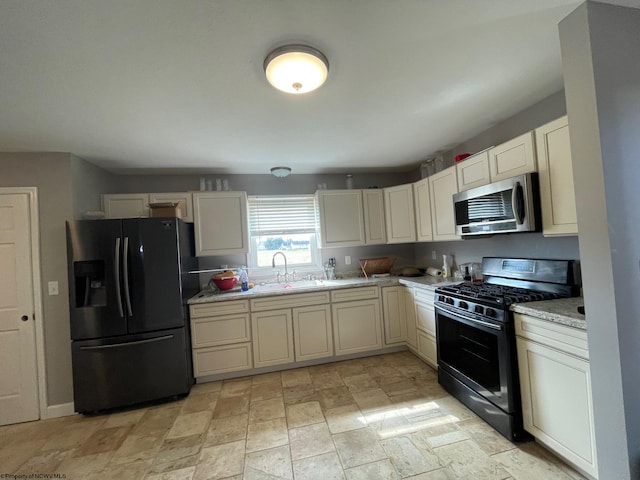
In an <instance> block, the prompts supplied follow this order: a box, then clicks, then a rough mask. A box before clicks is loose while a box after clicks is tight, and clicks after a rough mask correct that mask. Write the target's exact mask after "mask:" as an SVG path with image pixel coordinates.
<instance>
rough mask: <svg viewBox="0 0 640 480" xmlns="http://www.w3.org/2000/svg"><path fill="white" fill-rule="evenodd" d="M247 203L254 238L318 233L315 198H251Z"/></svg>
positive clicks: (309, 196) (306, 196) (251, 233)
mask: <svg viewBox="0 0 640 480" xmlns="http://www.w3.org/2000/svg"><path fill="white" fill-rule="evenodd" d="M248 201H249V234H250V235H251V236H273V235H283V234H289V235H293V234H298V233H315V231H316V222H315V218H316V216H315V211H316V209H315V196H314V195H281V196H280V195H278V196H276V195H263V196H261V195H252V196H249V197H248Z"/></svg>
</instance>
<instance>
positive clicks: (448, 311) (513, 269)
mask: <svg viewBox="0 0 640 480" xmlns="http://www.w3.org/2000/svg"><path fill="white" fill-rule="evenodd" d="M482 273H483V277H484V281H483V282H482V283H471V282H464V283H460V284H453V285H447V286H443V287H440V288H437V289H436V292H435V310H436V329H437V342H438V380H439V382H440V384H442V385H443V387H444V388H445V389H446V390H447V391H449V392H450V393H451V394H452V395H454V396H455V397H456V398H458V399H459V400H460V401H461V402H462V403H464V404H465V405H467V406H468V407H469V408H470V409H471V410H473V411H474V412H475V413H476V414H477V415H479V416H480V417H482V418H483V419H484V420H485V421H487V423H489V424H491V425H492V426H493V427H494V428H495V429H496V430H498V431H499V432H500V433H502V434H503V435H504V436H505V437H507V438H508V439H510V440H520V439H523V438H526V437H528V435H526V433H525V432H524V430H523V429H522V413H521V410H522V409H521V405H520V384H519V380H518V365H517V354H516V347H515V332H514V326H513V315H512V313H511V311H510V310H509V307H510V305H511V304H513V303H522V302H532V301H539V300H552V299H555V298H564V297H571V296H576V295H578V294H579V271H578V265H577V263H576V262H575V261H572V260H540V259H523V258H515V259H514V258H497V257H485V258H483V259H482Z"/></svg>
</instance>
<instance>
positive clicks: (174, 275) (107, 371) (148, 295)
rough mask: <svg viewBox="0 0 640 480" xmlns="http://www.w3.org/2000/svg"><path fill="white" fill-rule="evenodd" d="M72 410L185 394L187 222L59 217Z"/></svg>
mask: <svg viewBox="0 0 640 480" xmlns="http://www.w3.org/2000/svg"><path fill="white" fill-rule="evenodd" d="M67 255H68V257H67V258H68V262H69V302H70V320H71V340H72V342H71V354H72V366H73V391H74V394H73V395H74V402H75V410H76V411H77V412H80V413H89V412H96V411H100V410H107V409H113V408H118V407H126V406H129V405H134V404H138V403H142V402H148V401H152V400H159V399H164V398H167V397H173V396H176V395H185V394H188V393H189V390H190V389H191V385H192V384H193V369H192V363H191V338H190V330H189V317H188V307H187V300H188V299H189V297H191V296H192V295H194V294H195V293H196V292H197V290H198V283H199V282H198V275H194V274H189V271H193V270H197V268H195V266H196V259H195V255H194V243H193V225H192V224H187V223H184V222H183V221H182V220H179V219H177V218H135V219H122V220H79V221H70V222H67Z"/></svg>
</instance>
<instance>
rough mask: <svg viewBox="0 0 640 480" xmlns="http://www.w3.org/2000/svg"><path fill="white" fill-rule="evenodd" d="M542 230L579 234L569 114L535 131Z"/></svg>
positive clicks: (549, 233)
mask: <svg viewBox="0 0 640 480" xmlns="http://www.w3.org/2000/svg"><path fill="white" fill-rule="evenodd" d="M535 134H536V152H537V155H538V172H539V178H540V203H541V208H542V233H543V234H544V235H548V236H549V235H577V234H578V220H577V216H576V197H575V190H574V188H573V167H572V164H571V146H570V144H569V122H568V119H567V117H566V116H564V117H562V118H559V119H557V120H554V121H553V122H550V123H547V124H546V125H543V126H542V127H540V128H537V129H536V131H535Z"/></svg>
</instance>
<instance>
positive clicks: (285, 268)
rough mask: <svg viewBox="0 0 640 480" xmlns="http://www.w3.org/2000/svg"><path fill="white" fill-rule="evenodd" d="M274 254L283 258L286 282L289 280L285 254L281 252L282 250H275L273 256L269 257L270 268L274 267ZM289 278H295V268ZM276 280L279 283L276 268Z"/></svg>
mask: <svg viewBox="0 0 640 480" xmlns="http://www.w3.org/2000/svg"><path fill="white" fill-rule="evenodd" d="M276 255H282V258H284V281H285V282H287V281H289V271H288V270H287V256H286V255H285V254H284V253H283V252H276V253H274V254H273V258H271V267H272V268H276ZM291 277H292V278H291V280H292V281H293V280H295V279H296V272H295V270H294V271H293V272H292V273H291ZM276 281H277V282H278V283H280V271H279V270H278V274H277V276H276Z"/></svg>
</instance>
